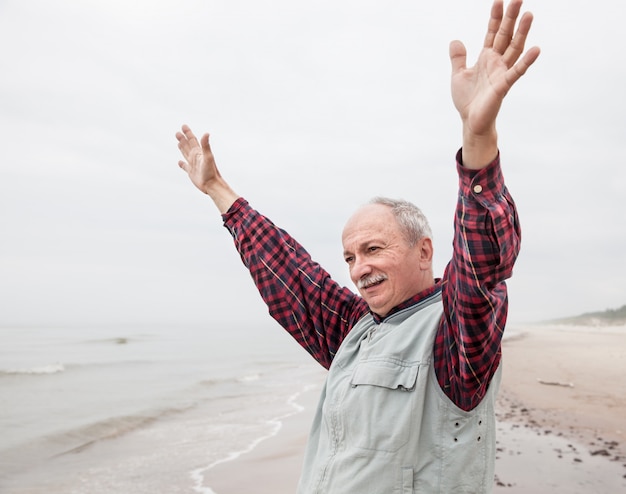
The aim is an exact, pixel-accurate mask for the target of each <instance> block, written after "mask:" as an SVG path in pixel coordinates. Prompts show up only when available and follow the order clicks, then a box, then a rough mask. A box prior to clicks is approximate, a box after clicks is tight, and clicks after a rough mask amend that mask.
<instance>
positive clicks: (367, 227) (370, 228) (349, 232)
mask: <svg viewBox="0 0 626 494" xmlns="http://www.w3.org/2000/svg"><path fill="white" fill-rule="evenodd" d="M398 229H399V225H398V223H397V221H396V219H395V217H394V215H393V212H392V211H391V208H390V207H389V206H386V205H384V204H367V205H365V206H362V207H360V208H359V209H357V210H356V211H355V213H354V214H353V215H352V216H351V217H350V219H349V220H348V221H347V222H346V226H345V227H344V229H343V236H342V238H343V240H344V241H345V240H346V239H347V238H348V237H354V236H359V237H361V236H364V237H374V236H376V237H378V238H380V237H388V236H389V235H392V234H394V233H397V231H398Z"/></svg>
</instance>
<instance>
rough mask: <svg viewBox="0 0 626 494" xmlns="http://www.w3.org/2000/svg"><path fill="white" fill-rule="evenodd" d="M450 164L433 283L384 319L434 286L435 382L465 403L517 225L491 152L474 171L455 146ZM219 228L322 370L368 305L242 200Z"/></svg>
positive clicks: (491, 343)
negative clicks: (452, 192)
mask: <svg viewBox="0 0 626 494" xmlns="http://www.w3.org/2000/svg"><path fill="white" fill-rule="evenodd" d="M457 171H458V174H459V197H458V203H457V208H456V216H455V222H454V241H453V246H454V252H453V255H452V260H451V261H450V262H449V263H448V265H447V267H446V269H445V271H444V275H443V277H442V278H441V279H438V280H437V281H436V283H435V285H434V286H432V287H431V288H428V289H426V290H424V291H422V292H420V293H418V294H416V295H415V296H414V297H413V298H411V299H410V300H407V301H406V302H403V303H402V304H401V305H399V306H398V307H396V308H394V309H393V310H392V311H391V313H390V314H388V315H387V317H388V316H389V315H391V314H392V313H394V312H396V311H398V310H401V309H403V308H406V307H408V306H410V305H413V304H415V303H417V302H419V301H421V300H423V299H425V298H427V297H429V296H431V295H432V294H434V293H435V292H437V291H441V293H442V299H443V307H444V315H443V317H442V318H441V321H440V323H439V328H438V330H437V335H436V338H435V343H434V349H433V358H434V366H435V372H436V375H437V380H438V382H439V384H440V386H441V388H442V389H443V391H444V392H445V394H446V395H447V396H448V397H449V398H450V400H452V402H453V403H455V404H456V405H457V406H458V407H460V408H461V409H463V410H471V409H472V408H474V407H475V406H476V405H478V403H480V401H481V400H482V398H483V397H484V396H485V393H486V391H487V387H488V385H489V382H490V380H491V377H492V376H493V374H494V373H495V371H496V369H497V368H498V365H499V363H500V357H501V351H500V342H501V339H502V333H503V331H504V325H505V322H506V316H507V308H508V302H507V290H506V284H505V282H504V280H505V279H507V278H509V277H510V276H511V274H512V269H513V264H514V262H515V259H516V257H517V254H518V252H519V244H520V229H519V222H518V218H517V212H516V210H515V205H514V203H513V199H512V198H511V196H510V194H509V193H508V190H507V189H506V187H505V185H504V179H503V176H502V171H501V168H500V159H499V157H498V158H496V159H495V160H494V162H493V163H491V164H490V165H489V166H488V167H487V168H485V169H483V170H480V171H476V170H469V169H467V168H464V167H463V166H462V165H461V154H460V151H459V153H458V154H457ZM224 225H225V226H226V228H227V229H228V230H229V231H230V233H231V235H232V236H233V238H234V240H235V245H236V247H237V250H238V251H239V254H240V255H241V258H242V260H243V262H244V264H245V265H246V267H247V268H248V269H249V271H250V274H251V275H252V278H253V279H254V282H255V283H256V286H257V288H258V290H259V292H260V294H261V296H262V297H263V300H264V301H265V303H266V304H267V306H268V308H269V312H270V314H271V316H272V317H273V318H274V319H276V321H278V323H280V325H281V326H282V327H283V328H285V329H286V330H287V331H288V332H289V333H290V334H291V335H292V336H293V337H294V338H295V339H296V341H297V342H298V343H299V344H300V345H301V346H302V347H304V348H305V349H306V350H307V351H308V352H309V353H310V354H311V355H312V356H313V357H314V358H315V359H316V360H317V361H318V362H319V363H320V364H322V365H323V366H324V367H326V368H328V367H330V364H331V362H332V360H333V357H334V356H335V353H336V352H337V349H338V348H339V345H340V344H341V342H342V341H343V339H344V338H345V336H346V335H347V334H348V332H349V331H350V329H352V328H353V327H354V325H355V324H356V322H357V321H358V320H359V319H361V318H362V317H363V316H364V315H365V314H367V313H368V312H369V308H368V306H367V304H366V302H365V301H364V300H363V299H362V298H361V297H360V296H359V295H356V294H355V293H354V292H352V291H351V290H349V289H348V288H345V287H341V286H339V285H338V284H337V283H336V282H335V281H333V280H332V279H331V277H330V275H329V274H328V273H327V272H326V271H325V270H324V269H322V267H321V266H320V265H319V264H317V263H316V262H314V261H313V260H312V259H311V257H310V255H309V254H308V253H307V251H306V250H305V249H304V248H303V247H302V246H301V245H300V244H299V243H298V242H296V241H295V240H294V239H293V238H292V237H291V236H290V235H289V234H288V233H287V232H285V231H284V230H281V229H280V228H278V227H277V226H275V225H274V224H273V223H272V222H271V221H270V220H269V219H268V218H266V217H264V216H262V215H261V214H260V213H258V212H257V211H255V210H254V209H252V208H251V207H250V206H249V205H248V203H247V201H246V200H245V199H243V198H239V199H238V200H237V201H236V202H235V203H234V204H233V205H232V207H231V208H230V209H229V211H228V212H227V213H226V214H225V215H224ZM373 316H374V319H375V320H376V321H377V322H380V321H381V318H380V317H378V316H377V315H376V314H373Z"/></svg>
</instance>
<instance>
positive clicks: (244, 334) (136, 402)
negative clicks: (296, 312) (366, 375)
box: [0, 320, 325, 494]
mask: <svg viewBox="0 0 626 494" xmlns="http://www.w3.org/2000/svg"><path fill="white" fill-rule="evenodd" d="M0 341H1V342H2V343H1V345H0V492H1V493H3V494H26V493H28V494H39V493H44V492H45V493H47V494H56V493H59V494H60V493H63V494H95V493H98V494H106V493H116V494H119V493H122V494H133V493H137V494H141V493H151V494H153V493H160V492H167V493H168V494H169V493H171V494H176V493H192V494H193V493H196V492H197V493H199V494H221V493H215V492H214V491H213V490H212V489H211V486H210V485H208V484H207V478H206V477H207V473H208V472H209V471H210V470H211V469H212V468H213V467H215V466H216V465H219V464H221V463H224V462H228V461H233V460H235V459H236V458H238V457H239V456H241V455H243V454H245V453H247V452H249V451H252V450H253V449H254V448H255V447H256V446H257V445H258V444H260V443H261V442H263V441H264V440H266V439H269V438H271V437H273V436H274V435H276V434H277V433H278V432H279V431H280V429H281V427H282V424H283V421H284V420H285V419H287V418H289V417H291V416H292V415H294V414H297V413H302V411H303V407H302V405H301V404H300V403H299V398H300V397H301V396H302V394H303V393H306V392H309V391H310V390H312V389H319V388H320V387H321V383H322V381H323V379H324V372H325V371H324V370H323V369H322V367H321V366H320V365H319V364H317V363H316V362H315V361H314V360H313V359H312V358H311V357H310V356H309V355H308V354H306V352H305V351H304V350H302V349H301V348H300V347H299V346H298V345H297V344H296V343H295V342H294V341H293V340H292V339H291V337H290V336H288V335H287V334H285V333H284V332H283V331H282V330H281V329H280V328H279V327H278V326H273V321H271V320H270V321H268V322H267V323H261V324H251V325H250V326H244V325H229V324H228V323H213V324H204V325H181V326H169V325H168V326H165V325H163V326H159V325H146V326H128V327H124V326H97V327H94V326H77V325H72V326H65V327H43V326H42V327H4V328H0ZM164 486H167V489H166V490H163V489H164Z"/></svg>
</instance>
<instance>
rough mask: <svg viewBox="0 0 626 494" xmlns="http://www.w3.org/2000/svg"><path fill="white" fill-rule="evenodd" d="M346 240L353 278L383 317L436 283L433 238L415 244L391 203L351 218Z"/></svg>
mask: <svg viewBox="0 0 626 494" xmlns="http://www.w3.org/2000/svg"><path fill="white" fill-rule="evenodd" d="M342 241H343V249H344V259H345V260H346V262H347V263H348V267H349V269H350V278H351V279H352V282H353V283H354V284H355V285H356V287H357V288H358V290H359V293H360V294H361V296H362V297H363V298H364V299H365V301H366V302H367V304H368V305H369V307H370V309H371V310H372V311H373V312H375V313H376V314H378V315H379V316H383V317H384V316H386V315H387V314H388V313H389V312H390V311H391V309H393V308H394V307H395V306H397V305H399V304H400V303H402V302H404V301H405V300H407V299H409V298H411V297H413V296H414V295H416V294H417V293H419V292H420V291H421V290H423V289H424V288H427V287H428V286H430V285H432V283H433V279H432V269H431V261H432V244H431V241H430V239H427V238H426V239H422V240H420V241H419V242H417V244H416V245H414V246H412V247H411V246H410V245H409V243H408V242H407V240H406V239H405V237H404V235H403V234H402V231H401V229H400V225H398V222H397V221H396V219H395V217H394V215H393V213H392V211H391V208H390V207H388V206H385V205H382V204H369V205H367V206H364V207H363V208H361V209H359V210H358V211H357V212H356V213H355V214H354V215H353V216H352V217H351V218H350V219H349V220H348V223H347V224H346V226H345V228H344V230H343V236H342Z"/></svg>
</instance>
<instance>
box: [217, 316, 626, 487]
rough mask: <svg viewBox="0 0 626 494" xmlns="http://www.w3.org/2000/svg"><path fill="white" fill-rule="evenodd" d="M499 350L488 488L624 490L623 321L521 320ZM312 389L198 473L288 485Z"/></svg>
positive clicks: (226, 481)
mask: <svg viewBox="0 0 626 494" xmlns="http://www.w3.org/2000/svg"><path fill="white" fill-rule="evenodd" d="M503 352H504V369H503V370H504V373H503V380H502V386H501V391H500V396H499V400H498V410H497V415H498V420H499V425H498V457H497V459H496V485H495V488H494V493H497V494H505V493H507V494H518V493H530V492H532V493H533V494H542V493H551V494H552V493H568V494H578V493H580V494H583V493H584V494H590V493H602V494H606V493H611V494H612V493H617V492H626V437H625V435H626V430H625V429H626V427H625V426H624V417H625V416H626V377H625V376H626V328H613V329H610V328H575V327H550V326H546V327H539V326H534V327H527V328H523V329H521V330H520V332H519V333H518V334H517V335H516V336H515V337H513V338H510V339H507V340H506V341H505V342H504V345H503ZM318 392H319V390H318V389H316V390H311V391H310V392H308V393H306V394H305V395H303V396H302V400H301V405H302V406H304V408H305V410H304V411H303V412H302V413H299V414H297V415H294V416H292V417H290V418H289V419H287V420H286V421H285V423H284V426H283V428H282V429H281V431H280V432H279V433H278V434H277V435H276V436H275V437H273V438H271V439H268V440H267V441H264V442H262V443H261V444H259V445H258V446H257V447H256V448H255V449H254V450H253V451H252V452H250V453H249V454H246V455H242V456H241V457H240V458H238V459H237V460H234V461H232V462H228V463H224V464H221V465H218V466H216V467H215V468H213V469H212V470H211V471H210V472H207V474H206V480H207V484H208V485H211V487H212V488H213V490H214V491H215V493H216V494H228V493H236V492H256V493H258V494H265V493H267V494H270V493H272V494H276V493H285V494H287V493H290V492H294V491H295V486H296V485H297V481H298V477H299V472H300V465H301V462H302V453H303V449H304V443H305V441H306V437H307V434H308V430H309V426H310V423H311V420H312V416H313V412H314V409H315V403H316V400H317V393H318ZM242 472H246V474H245V475H242Z"/></svg>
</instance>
